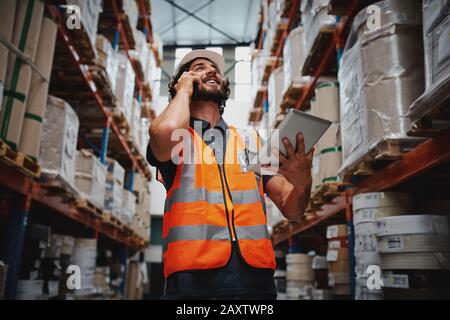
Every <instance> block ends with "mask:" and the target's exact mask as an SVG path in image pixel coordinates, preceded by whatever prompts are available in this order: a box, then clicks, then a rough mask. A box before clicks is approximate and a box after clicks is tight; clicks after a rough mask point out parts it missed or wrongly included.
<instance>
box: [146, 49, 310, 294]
mask: <svg viewBox="0 0 450 320" xmlns="http://www.w3.org/2000/svg"><path fill="white" fill-rule="evenodd" d="M224 65H225V62H224V59H223V57H222V56H221V55H220V54H217V53H215V52H212V51H207V50H194V51H191V52H190V53H188V54H187V55H186V56H185V57H184V58H183V59H182V61H181V62H180V63H179V66H178V68H177V70H176V72H175V76H174V77H173V79H172V82H171V84H169V91H170V95H169V101H170V103H169V105H168V106H167V107H166V109H165V110H164V111H163V112H162V113H161V114H160V115H159V116H158V117H157V118H156V119H154V120H153V122H152V124H151V126H150V143H149V146H148V151H147V158H148V161H149V163H150V164H151V165H153V166H156V167H157V169H158V171H159V172H160V174H161V176H162V180H163V181H162V182H163V183H164V185H165V187H166V190H167V199H166V203H165V208H164V221H163V240H164V246H163V247H164V248H163V251H164V274H165V277H166V290H165V297H166V298H167V299H181V298H183V299H184V298H186V299H188V298H189V299H195V298H199V299H201V298H204V299H209V298H219V299H220V298H224V299H273V298H275V297H276V289H275V284H274V279H273V272H274V269H275V268H276V265H275V258H274V252H273V248H272V244H271V241H270V238H269V235H268V232H267V219H266V216H265V202H264V192H265V193H266V194H267V195H268V196H269V197H270V198H271V199H272V200H273V202H274V203H275V204H276V205H277V207H278V208H279V209H280V210H281V211H282V212H283V215H284V216H285V217H286V218H287V219H289V220H299V219H300V218H301V216H302V215H303V212H304V210H305V208H306V206H307V203H308V201H309V196H310V189H311V183H312V179H311V163H312V157H313V151H311V152H310V153H309V154H308V155H305V153H304V143H303V137H302V136H301V135H299V136H298V139H297V148H296V149H297V150H295V149H294V147H293V146H292V145H291V144H290V143H289V141H283V143H284V144H285V147H286V150H287V155H282V154H280V153H277V155H278V156H279V162H280V168H279V171H278V174H277V175H272V176H262V179H261V178H260V177H259V176H258V175H256V174H255V173H253V172H251V171H248V170H246V168H245V164H244V165H243V163H242V161H241V159H242V156H244V158H245V155H247V152H248V148H247V144H248V143H249V140H251V141H250V143H252V142H253V143H255V144H257V145H259V139H258V135H257V133H256V132H251V133H250V134H249V135H248V136H245V137H244V135H245V134H243V133H240V130H237V129H235V128H234V127H232V126H228V125H227V123H225V121H224V120H223V119H222V117H221V115H222V113H223V111H224V107H225V102H226V100H227V99H228V97H229V93H230V90H229V82H228V80H226V79H224V77H223V74H224ZM243 116H244V115H243ZM211 129H214V130H211ZM180 131H181V132H182V134H181V135H180V134H179V133H180ZM211 131H214V132H215V134H211ZM183 132H184V134H183ZM217 132H219V133H220V134H219V135H218V134H217ZM186 133H187V134H186ZM180 136H181V137H182V138H180ZM180 142H183V143H182V144H181V145H182V146H183V147H182V148H180ZM207 158H208V159H207ZM206 159H207V160H206Z"/></svg>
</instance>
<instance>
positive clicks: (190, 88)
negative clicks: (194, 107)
mask: <svg viewBox="0 0 450 320" xmlns="http://www.w3.org/2000/svg"><path fill="white" fill-rule="evenodd" d="M201 82H202V80H201V77H200V76H199V75H198V73H197V72H193V71H186V72H184V73H183V74H182V75H181V77H180V79H179V80H178V82H177V84H176V85H175V89H176V90H177V93H180V92H184V93H186V94H188V95H189V98H191V97H192V95H193V93H194V88H195V87H198V85H199V84H201Z"/></svg>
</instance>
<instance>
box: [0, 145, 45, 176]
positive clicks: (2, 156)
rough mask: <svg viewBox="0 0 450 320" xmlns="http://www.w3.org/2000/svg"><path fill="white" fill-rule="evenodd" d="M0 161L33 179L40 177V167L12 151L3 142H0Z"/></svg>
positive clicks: (25, 156) (32, 160)
mask: <svg viewBox="0 0 450 320" xmlns="http://www.w3.org/2000/svg"><path fill="white" fill-rule="evenodd" d="M0 160H1V161H3V162H5V163H7V164H9V165H11V166H13V167H15V168H17V169H18V170H20V171H22V172H23V173H25V174H27V175H29V176H31V177H33V178H39V177H40V175H41V167H40V166H39V164H38V163H37V161H36V160H34V159H33V158H31V157H29V156H27V155H25V154H23V153H21V152H17V151H15V150H13V149H12V148H11V146H9V145H8V144H7V143H6V142H4V141H3V140H0Z"/></svg>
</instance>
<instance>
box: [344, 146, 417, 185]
mask: <svg viewBox="0 0 450 320" xmlns="http://www.w3.org/2000/svg"><path fill="white" fill-rule="evenodd" d="M423 141H424V139H421V138H417V139H413V138H410V139H388V140H383V141H380V142H379V143H378V144H377V145H376V146H375V147H373V148H372V149H371V150H369V152H367V153H366V154H365V155H364V156H362V157H360V158H359V159H358V160H356V161H354V163H352V164H351V165H349V166H347V167H346V168H344V169H343V170H341V173H340V175H341V177H342V178H343V181H344V182H349V183H350V182H351V179H352V176H371V175H373V174H374V173H375V172H376V171H378V170H379V169H381V168H382V167H384V166H386V165H387V164H389V163H391V162H392V161H395V160H398V159H400V158H401V157H402V155H403V154H405V153H406V152H408V151H410V150H412V149H414V148H415V147H416V146H417V145H419V144H420V143H421V142H423Z"/></svg>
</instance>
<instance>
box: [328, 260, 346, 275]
mask: <svg viewBox="0 0 450 320" xmlns="http://www.w3.org/2000/svg"><path fill="white" fill-rule="evenodd" d="M328 264H329V270H330V271H329V272H331V273H349V262H348V260H339V261H331V262H328Z"/></svg>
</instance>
